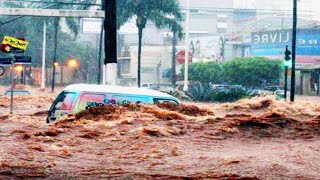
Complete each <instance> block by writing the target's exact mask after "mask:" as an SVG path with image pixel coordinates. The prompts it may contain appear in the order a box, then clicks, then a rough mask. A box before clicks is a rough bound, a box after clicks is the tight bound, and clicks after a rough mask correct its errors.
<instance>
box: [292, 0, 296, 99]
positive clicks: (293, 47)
mask: <svg viewBox="0 0 320 180" xmlns="http://www.w3.org/2000/svg"><path fill="white" fill-rule="evenodd" d="M296 41H297V0H293V27H292V73H291V92H290V101H291V102H294V95H295V85H296Z"/></svg>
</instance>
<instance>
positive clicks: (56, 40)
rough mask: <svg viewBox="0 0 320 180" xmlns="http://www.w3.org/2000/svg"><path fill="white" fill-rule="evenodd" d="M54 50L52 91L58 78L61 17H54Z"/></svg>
mask: <svg viewBox="0 0 320 180" xmlns="http://www.w3.org/2000/svg"><path fill="white" fill-rule="evenodd" d="M54 26H55V27H54V39H55V41H54V52H53V61H52V81H51V91H54V85H55V80H56V66H55V65H56V62H57V46H58V26H59V18H58V17H55V18H54Z"/></svg>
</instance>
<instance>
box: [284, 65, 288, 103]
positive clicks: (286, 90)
mask: <svg viewBox="0 0 320 180" xmlns="http://www.w3.org/2000/svg"><path fill="white" fill-rule="evenodd" d="M287 92H288V67H287V66H286V67H284V99H285V100H287Z"/></svg>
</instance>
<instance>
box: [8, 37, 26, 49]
mask: <svg viewBox="0 0 320 180" xmlns="http://www.w3.org/2000/svg"><path fill="white" fill-rule="evenodd" d="M2 44H3V45H10V46H11V47H14V48H18V49H21V50H24V51H25V50H26V49H27V47H28V45H29V42H27V41H25V40H21V39H17V38H14V37H10V36H4V38H3V41H2Z"/></svg>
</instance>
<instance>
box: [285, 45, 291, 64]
mask: <svg viewBox="0 0 320 180" xmlns="http://www.w3.org/2000/svg"><path fill="white" fill-rule="evenodd" d="M284 55H285V57H284V59H285V60H286V61H290V60H291V51H289V50H288V46H286V51H285V52H284Z"/></svg>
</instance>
